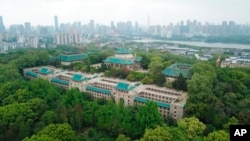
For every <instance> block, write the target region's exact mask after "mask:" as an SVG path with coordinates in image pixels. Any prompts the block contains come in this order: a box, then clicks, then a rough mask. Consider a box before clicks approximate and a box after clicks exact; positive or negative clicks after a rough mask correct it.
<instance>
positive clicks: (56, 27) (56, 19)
mask: <svg viewBox="0 0 250 141" xmlns="http://www.w3.org/2000/svg"><path fill="white" fill-rule="evenodd" d="M54 22H55V31H56V32H58V30H59V29H58V17H57V16H54Z"/></svg>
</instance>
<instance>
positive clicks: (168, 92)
mask: <svg viewBox="0 0 250 141" xmlns="http://www.w3.org/2000/svg"><path fill="white" fill-rule="evenodd" d="M146 90H150V91H154V92H159V93H164V94H169V95H175V96H180V95H181V94H180V93H177V92H172V91H165V90H159V89H154V88H149V87H147V88H146Z"/></svg>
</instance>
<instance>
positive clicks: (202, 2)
mask: <svg viewBox="0 0 250 141" xmlns="http://www.w3.org/2000/svg"><path fill="white" fill-rule="evenodd" d="M54 15H57V16H58V20H59V23H68V22H70V23H73V22H74V21H81V22H82V24H86V23H88V22H89V20H90V19H94V20H95V23H102V24H106V25H110V21H112V20H113V21H114V22H117V21H128V20H129V21H132V22H133V23H134V22H135V21H138V23H139V25H147V18H148V15H150V16H149V17H150V25H155V24H159V25H167V24H169V23H170V22H173V23H174V24H176V23H177V22H179V21H181V20H184V21H185V22H186V20H187V19H190V20H194V19H196V20H197V21H201V22H202V23H205V21H208V22H210V23H215V24H218V23H221V21H223V20H228V21H229V20H234V21H235V22H236V23H240V24H246V23H250V0H0V16H3V21H4V24H5V25H7V26H9V25H10V24H23V23H24V22H31V25H38V24H39V25H54Z"/></svg>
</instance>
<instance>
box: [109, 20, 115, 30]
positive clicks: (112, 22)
mask: <svg viewBox="0 0 250 141" xmlns="http://www.w3.org/2000/svg"><path fill="white" fill-rule="evenodd" d="M110 27H111V29H112V30H115V23H114V21H111V23H110Z"/></svg>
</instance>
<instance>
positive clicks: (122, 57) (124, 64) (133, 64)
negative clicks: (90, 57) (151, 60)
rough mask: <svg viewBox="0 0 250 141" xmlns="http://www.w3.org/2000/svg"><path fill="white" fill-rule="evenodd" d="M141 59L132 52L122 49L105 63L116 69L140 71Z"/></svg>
mask: <svg viewBox="0 0 250 141" xmlns="http://www.w3.org/2000/svg"><path fill="white" fill-rule="evenodd" d="M141 59H142V58H141V57H136V56H133V54H132V51H131V50H127V49H125V48H120V49H119V50H118V51H117V52H116V54H115V55H114V56H110V57H108V58H107V59H105V60H104V61H103V62H104V63H105V64H106V65H108V66H112V67H116V68H128V69H139V68H140V61H141Z"/></svg>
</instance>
